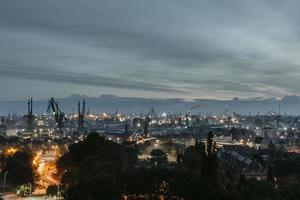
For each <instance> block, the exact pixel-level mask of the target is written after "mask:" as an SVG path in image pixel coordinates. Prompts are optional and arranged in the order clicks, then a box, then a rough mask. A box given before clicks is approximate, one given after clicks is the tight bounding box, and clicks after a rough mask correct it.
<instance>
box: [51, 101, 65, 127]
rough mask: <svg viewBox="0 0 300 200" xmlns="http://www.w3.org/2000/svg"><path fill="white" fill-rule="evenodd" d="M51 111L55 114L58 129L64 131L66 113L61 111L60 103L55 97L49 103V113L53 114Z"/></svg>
mask: <svg viewBox="0 0 300 200" xmlns="http://www.w3.org/2000/svg"><path fill="white" fill-rule="evenodd" d="M51 110H52V112H53V115H54V118H55V122H56V124H57V127H58V129H59V130H62V128H63V127H64V117H65V113H63V112H61V111H60V109H59V106H58V101H55V100H54V98H53V97H52V98H51V99H50V100H49V101H48V109H47V112H51Z"/></svg>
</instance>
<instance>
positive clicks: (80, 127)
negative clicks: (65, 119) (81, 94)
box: [78, 99, 85, 132]
mask: <svg viewBox="0 0 300 200" xmlns="http://www.w3.org/2000/svg"><path fill="white" fill-rule="evenodd" d="M84 116H85V99H83V101H82V109H81V103H80V101H78V132H81V131H84Z"/></svg>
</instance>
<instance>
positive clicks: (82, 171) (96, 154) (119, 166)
mask: <svg viewBox="0 0 300 200" xmlns="http://www.w3.org/2000/svg"><path fill="white" fill-rule="evenodd" d="M136 162H137V155H136V151H134V150H133V148H131V147H128V146H125V145H120V144H117V143H114V142H112V141H109V140H105V139H104V138H103V137H100V136H99V135H98V134H96V133H91V134H90V135H88V136H87V138H86V139H85V140H84V141H82V142H79V143H77V144H73V145H71V146H70V148H69V152H67V153H66V154H64V155H63V156H62V157H61V158H60V159H59V160H58V162H57V168H58V169H59V171H60V173H61V175H62V186H63V187H64V186H65V188H66V191H65V194H64V196H65V198H66V199H67V200H68V199H72V200H77V199H78V200H79V199H87V200H94V199H95V200H96V199H112V200H113V199H120V196H121V194H122V190H123V187H124V182H123V181H122V174H123V171H125V170H126V169H127V168H128V167H131V166H134V165H135V164H136Z"/></svg>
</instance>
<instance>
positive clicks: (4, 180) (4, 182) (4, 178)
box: [3, 171, 8, 193]
mask: <svg viewBox="0 0 300 200" xmlns="http://www.w3.org/2000/svg"><path fill="white" fill-rule="evenodd" d="M7 173H8V171H6V172H4V177H3V193H5V184H6V174H7Z"/></svg>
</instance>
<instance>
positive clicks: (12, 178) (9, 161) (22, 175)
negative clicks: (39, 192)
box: [3, 151, 37, 187]
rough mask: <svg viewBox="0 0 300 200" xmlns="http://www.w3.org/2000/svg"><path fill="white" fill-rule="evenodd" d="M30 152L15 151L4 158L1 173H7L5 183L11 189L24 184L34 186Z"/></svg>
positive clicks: (33, 171) (34, 176) (34, 175)
mask: <svg viewBox="0 0 300 200" xmlns="http://www.w3.org/2000/svg"><path fill="white" fill-rule="evenodd" d="M32 160H33V155H32V153H31V152H20V151H17V152H16V153H15V154H14V155H12V156H9V157H6V158H5V164H4V168H3V171H4V172H8V173H7V182H8V183H9V184H11V185H12V186H13V187H17V186H20V185H24V184H29V183H30V184H31V185H34V181H35V179H36V178H37V175H36V174H35V170H34V167H33V165H32Z"/></svg>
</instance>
